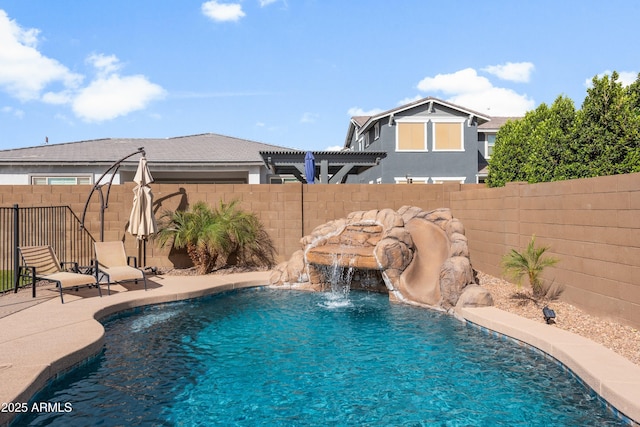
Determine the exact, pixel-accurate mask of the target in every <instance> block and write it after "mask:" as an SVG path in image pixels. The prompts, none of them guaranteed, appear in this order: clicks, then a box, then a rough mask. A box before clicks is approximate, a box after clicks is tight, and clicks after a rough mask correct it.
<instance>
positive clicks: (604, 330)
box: [478, 272, 640, 365]
mask: <svg viewBox="0 0 640 427" xmlns="http://www.w3.org/2000/svg"><path fill="white" fill-rule="evenodd" d="M478 281H479V282H480V283H479V284H480V285H481V286H483V287H484V288H486V289H487V290H488V291H489V292H490V293H491V296H492V297H493V302H494V305H495V307H497V308H499V309H501V310H504V311H508V312H510V313H514V314H517V315H519V316H522V317H526V318H527V319H531V320H535V321H537V322H540V323H545V320H544V317H543V316H542V308H543V307H544V305H545V303H542V304H540V303H536V302H534V301H533V300H532V299H531V293H530V291H529V290H527V289H525V288H524V287H522V288H521V289H518V287H517V286H516V285H514V284H513V283H509V282H508V281H506V280H502V279H499V278H496V277H493V276H490V275H488V274H484V273H481V272H478ZM546 305H548V306H549V308H551V309H553V311H555V313H556V319H555V324H552V325H550V327H555V328H561V329H564V330H567V331H570V332H573V333H574V334H577V335H580V336H583V337H585V338H589V339H590V340H592V341H595V342H597V343H599V344H602V345H603V346H605V347H607V348H609V349H611V350H613V351H615V352H616V353H618V354H620V355H621V356H624V357H625V358H627V359H629V360H630V361H631V362H633V363H635V364H636V365H640V331H639V330H637V329H635V328H632V327H630V326H625V325H621V324H619V323H616V322H612V321H609V320H606V319H602V318H599V317H595V316H591V315H589V314H587V313H585V312H584V311H582V310H581V309H579V308H577V307H574V306H573V305H571V304H568V303H566V302H563V301H560V300H555V301H549V302H547V303H546Z"/></svg>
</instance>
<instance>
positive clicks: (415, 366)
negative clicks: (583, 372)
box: [16, 289, 624, 426]
mask: <svg viewBox="0 0 640 427" xmlns="http://www.w3.org/2000/svg"><path fill="white" fill-rule="evenodd" d="M105 328H106V330H107V333H106V344H105V350H104V352H103V354H101V355H100V356H99V357H98V358H96V359H95V360H94V361H93V362H92V363H89V364H87V365H86V366H84V367H82V368H79V369H77V370H75V371H73V372H72V373H70V374H68V375H66V376H65V377H64V378H63V379H61V380H60V381H58V382H56V383H55V384H53V385H52V386H51V387H49V388H48V389H46V390H45V391H43V392H42V393H39V394H38V395H37V396H36V397H35V398H34V400H35V401H40V402H59V403H63V404H64V403H69V404H71V406H72V411H70V412H61V413H42V414H33V415H32V416H31V418H22V419H18V420H16V425H24V424H26V423H30V424H31V425H52V426H55V425H64V426H69V425H97V424H100V425H105V426H108V425H185V426H192V425H207V426H208V425H242V426H244V425H247V426H253V425H297V426H301V425H434V424H435V425H447V426H448V425H491V426H493V425H527V426H537V425H540V426H543V425H544V426H548V425H554V426H563V425H566V426H575V425H581V426H588V425H594V426H595V425H597V426H603V425H604V426H606V425H611V426H616V425H624V424H623V423H622V421H620V420H618V419H617V418H615V417H614V415H613V414H611V413H610V412H609V411H607V410H606V408H604V406H603V404H602V403H601V402H600V401H599V399H598V397H597V396H596V395H595V393H593V392H592V391H590V390H588V389H586V388H585V387H583V386H582V385H580V383H579V382H578V380H576V379H575V377H573V376H572V375H571V374H570V373H569V372H567V371H566V370H565V369H563V368H562V366H560V365H559V364H557V363H555V362H553V361H551V360H549V359H548V358H545V357H544V356H543V355H540V354H538V353H535V352H532V351H530V350H528V349H526V348H522V347H520V346H518V345H517V344H515V343H513V342H510V341H506V340H501V339H497V338H494V337H491V336H487V335H486V334H483V333H482V332H480V331H479V330H476V329H475V328H470V327H467V326H466V325H465V324H464V323H461V322H459V321H457V320H455V319H453V318H451V317H450V316H447V315H444V314H442V313H438V312H434V311H430V310H424V309H419V308H415V307H410V306H405V305H400V304H391V303H389V301H388V297H387V296H386V295H379V294H371V293H357V292H351V294H349V295H348V297H347V298H345V297H344V296H343V295H341V294H338V295H336V294H326V293H302V292H289V291H275V290H270V289H260V290H247V291H236V292H230V293H224V294H220V295H216V296H212V297H206V298H202V299H198V300H192V301H186V302H181V303H172V304H165V305H160V306H152V307H147V308H144V309H137V310H134V311H131V312H127V313H124V314H121V315H118V316H116V317H114V318H112V319H110V320H109V321H107V322H106V323H105Z"/></svg>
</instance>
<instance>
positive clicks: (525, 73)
mask: <svg viewBox="0 0 640 427" xmlns="http://www.w3.org/2000/svg"><path fill="white" fill-rule="evenodd" d="M534 68H535V67H534V65H533V64H532V63H531V62H507V63H506V64H501V65H489V66H487V67H485V68H483V69H482V71H485V72H487V73H489V74H493V75H494V76H497V77H498V78H501V79H502V80H509V81H512V82H518V83H528V82H529V79H530V78H531V73H532V72H533V69H534Z"/></svg>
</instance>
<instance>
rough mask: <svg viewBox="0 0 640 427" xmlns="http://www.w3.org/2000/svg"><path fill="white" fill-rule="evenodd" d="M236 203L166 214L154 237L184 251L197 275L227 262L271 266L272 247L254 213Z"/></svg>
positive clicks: (196, 206)
mask: <svg viewBox="0 0 640 427" xmlns="http://www.w3.org/2000/svg"><path fill="white" fill-rule="evenodd" d="M237 204H238V202H237V201H233V202H231V203H224V202H222V201H220V203H219V205H218V207H216V208H214V209H212V208H210V207H209V206H208V205H207V204H206V203H204V202H197V203H195V204H194V205H193V206H192V207H191V209H190V210H187V211H167V212H165V213H164V214H163V215H162V216H161V217H160V220H159V227H158V228H159V231H158V233H157V234H156V236H155V238H156V239H157V240H158V241H159V243H160V246H161V247H164V246H166V245H167V244H170V243H171V244H172V245H173V246H174V247H176V248H178V249H181V248H186V249H187V254H188V255H189V258H191V261H192V262H193V265H194V266H195V267H196V269H197V272H198V273H199V274H207V273H210V272H211V271H213V270H214V269H216V268H221V267H223V266H225V265H228V264H229V263H232V264H234V265H243V266H267V267H271V266H272V265H273V264H274V254H275V248H274V246H273V243H272V241H271V239H270V237H269V235H268V234H267V232H266V231H265V230H264V227H263V226H262V224H261V223H260V221H259V220H258V218H257V217H256V216H255V215H254V214H252V213H247V212H244V211H242V210H241V209H239V207H238V206H237Z"/></svg>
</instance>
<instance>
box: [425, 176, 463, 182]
mask: <svg viewBox="0 0 640 427" xmlns="http://www.w3.org/2000/svg"><path fill="white" fill-rule="evenodd" d="M431 180H432V181H433V183H434V184H444V183H445V182H459V183H460V184H464V181H465V180H466V178H465V177H464V176H434V177H431Z"/></svg>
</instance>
